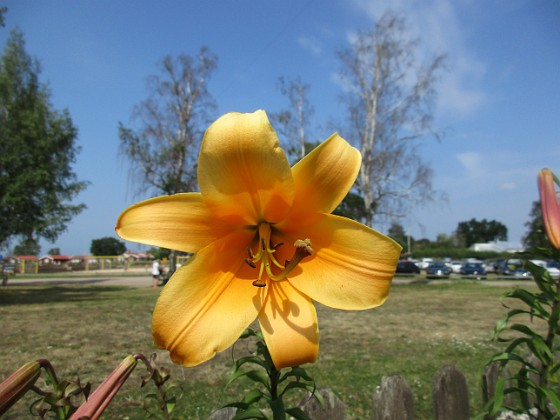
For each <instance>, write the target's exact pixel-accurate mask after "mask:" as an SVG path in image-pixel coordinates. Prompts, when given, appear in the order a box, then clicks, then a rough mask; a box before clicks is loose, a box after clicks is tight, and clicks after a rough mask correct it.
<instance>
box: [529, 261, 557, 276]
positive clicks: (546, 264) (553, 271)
mask: <svg viewBox="0 0 560 420" xmlns="http://www.w3.org/2000/svg"><path fill="white" fill-rule="evenodd" d="M531 262H532V263H533V264H535V265H538V266H540V267H543V268H545V269H546V271H548V274H550V277H552V278H553V279H554V280H558V279H560V263H558V262H556V261H543V260H531Z"/></svg>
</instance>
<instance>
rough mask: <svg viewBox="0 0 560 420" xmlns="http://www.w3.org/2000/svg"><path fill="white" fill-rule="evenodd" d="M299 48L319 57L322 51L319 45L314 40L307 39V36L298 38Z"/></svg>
mask: <svg viewBox="0 0 560 420" xmlns="http://www.w3.org/2000/svg"><path fill="white" fill-rule="evenodd" d="M297 42H298V44H299V46H300V47H302V48H303V49H304V50H305V51H307V52H309V53H311V54H313V55H317V56H318V55H321V52H322V51H323V49H322V47H321V44H320V43H319V41H317V40H316V39H314V38H309V37H307V36H300V37H299V38H298V40H297Z"/></svg>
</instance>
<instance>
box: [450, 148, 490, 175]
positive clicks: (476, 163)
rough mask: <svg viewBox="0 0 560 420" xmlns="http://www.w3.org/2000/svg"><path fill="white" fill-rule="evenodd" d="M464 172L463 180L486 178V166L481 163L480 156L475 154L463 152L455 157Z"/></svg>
mask: <svg viewBox="0 0 560 420" xmlns="http://www.w3.org/2000/svg"><path fill="white" fill-rule="evenodd" d="M455 158H456V159H457V160H458V161H459V163H460V164H461V165H462V167H463V169H464V170H465V171H466V176H465V178H467V179H478V178H483V177H484V176H486V172H487V171H486V166H485V165H484V163H483V161H482V155H481V154H480V153H477V152H464V153H460V154H458V155H456V156H455Z"/></svg>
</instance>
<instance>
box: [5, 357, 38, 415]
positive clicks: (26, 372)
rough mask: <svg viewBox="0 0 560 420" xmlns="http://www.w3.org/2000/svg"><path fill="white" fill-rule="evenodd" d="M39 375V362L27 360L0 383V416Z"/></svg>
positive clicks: (23, 393)
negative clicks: (27, 361)
mask: <svg viewBox="0 0 560 420" xmlns="http://www.w3.org/2000/svg"><path fill="white" fill-rule="evenodd" d="M40 375H41V362H40V361H39V360H36V361H34V362H29V363H26V364H25V365H23V366H22V367H20V368H19V369H18V370H16V371H15V372H14V373H12V374H11V375H10V376H8V378H6V380H5V381H4V382H2V383H1V384H0V416H1V415H3V414H4V413H5V412H6V411H8V409H9V408H10V407H11V406H12V405H14V404H15V403H16V402H17V401H18V400H19V399H20V398H21V397H22V396H23V395H25V393H26V392H27V391H28V390H29V388H31V387H32V386H33V384H34V383H35V381H36V380H37V378H38V377H39V376H40Z"/></svg>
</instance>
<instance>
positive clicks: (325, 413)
mask: <svg viewBox="0 0 560 420" xmlns="http://www.w3.org/2000/svg"><path fill="white" fill-rule="evenodd" d="M315 392H316V393H319V394H321V396H322V397H323V405H321V404H320V403H319V401H318V400H317V398H314V397H313V395H312V394H311V393H308V394H307V395H306V397H305V398H304V399H303V401H302V402H301V403H300V405H299V408H301V409H302V411H303V412H304V413H305V414H307V416H308V417H309V418H310V419H312V420H315V419H316V420H323V419H329V420H344V419H345V418H346V407H345V406H344V403H343V402H342V401H341V400H340V399H339V398H338V397H337V396H336V395H335V394H334V392H332V391H331V390H330V389H328V388H321V389H318V390H316V391H315Z"/></svg>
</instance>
